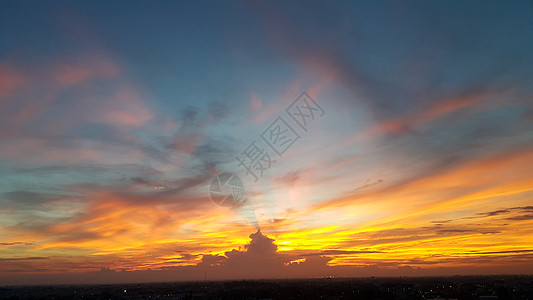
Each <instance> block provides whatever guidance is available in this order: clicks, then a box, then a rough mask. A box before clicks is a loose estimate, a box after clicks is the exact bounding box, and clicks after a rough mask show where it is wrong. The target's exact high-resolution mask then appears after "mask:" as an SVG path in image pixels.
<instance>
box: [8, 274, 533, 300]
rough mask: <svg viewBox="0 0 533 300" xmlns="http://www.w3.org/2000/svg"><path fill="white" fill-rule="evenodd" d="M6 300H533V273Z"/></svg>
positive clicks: (106, 289)
mask: <svg viewBox="0 0 533 300" xmlns="http://www.w3.org/2000/svg"><path fill="white" fill-rule="evenodd" d="M0 299H232V300H233V299H235V300H236V299H384V300H385V299H486V300H487V299H533V276H468V277H463V276H455V277H430V278H405V277H402V278H322V279H297V280H296V279H294V280H291V279H280V280H241V281H203V282H169V283H142V284H113V285H75V286H74V285H73V286H66V285H65V286H17V287H0Z"/></svg>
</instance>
